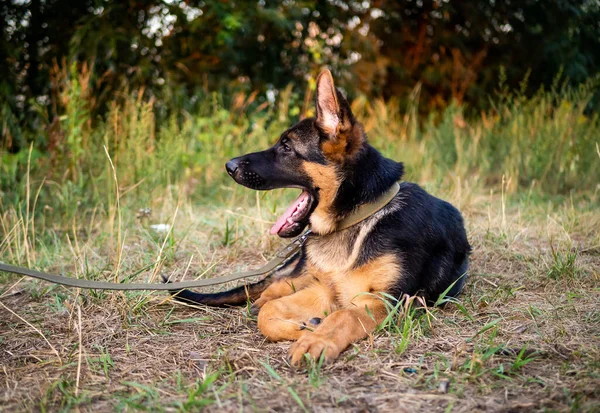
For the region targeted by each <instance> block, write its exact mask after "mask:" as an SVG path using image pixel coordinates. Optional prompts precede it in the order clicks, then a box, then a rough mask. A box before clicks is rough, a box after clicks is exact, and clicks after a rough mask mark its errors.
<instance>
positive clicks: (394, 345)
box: [0, 188, 600, 412]
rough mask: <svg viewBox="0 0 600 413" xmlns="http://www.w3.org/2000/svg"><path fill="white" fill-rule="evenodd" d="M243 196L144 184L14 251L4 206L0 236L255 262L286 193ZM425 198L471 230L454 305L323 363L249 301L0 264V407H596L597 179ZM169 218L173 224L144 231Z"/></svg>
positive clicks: (43, 246) (90, 254) (160, 267)
mask: <svg viewBox="0 0 600 413" xmlns="http://www.w3.org/2000/svg"><path fill="white" fill-rule="evenodd" d="M434 192H435V191H434ZM249 193H250V191H246V190H244V189H241V188H236V189H234V190H233V191H232V192H231V200H230V202H229V203H227V204H226V205H224V206H222V207H217V206H198V205H193V204H191V203H190V202H188V201H184V202H178V201H177V200H176V199H174V198H173V197H170V196H165V197H163V198H157V199H155V201H154V204H153V205H150V206H151V207H153V208H154V209H153V213H152V215H151V216H150V217H146V218H136V217H135V216H136V212H137V210H136V208H138V207H141V206H140V205H137V206H130V207H129V208H128V207H123V210H122V211H121V214H118V215H120V216H121V217H122V222H121V224H119V223H117V219H116V218H115V217H110V216H109V217H95V218H94V217H92V218H89V219H87V220H86V221H85V222H75V221H74V222H69V223H64V227H63V228H62V230H60V228H59V229H56V230H52V229H48V228H46V229H45V231H46V232H47V233H54V234H55V239H54V241H52V242H50V241H48V240H46V241H44V242H42V241H38V242H37V243H31V245H30V244H28V245H27V251H24V248H25V246H24V244H27V243H26V242H25V243H24V242H23V241H22V240H23V239H27V237H24V234H27V233H28V232H27V231H29V230H28V229H27V228H26V227H25V226H24V225H23V221H20V220H19V219H17V216H16V215H15V216H11V214H9V213H7V214H5V215H4V217H2V225H3V226H4V227H5V233H7V234H9V236H8V237H6V238H5V240H4V241H3V244H2V247H0V248H2V251H3V255H5V256H21V257H22V258H21V259H22V260H23V261H24V262H26V260H30V261H31V262H32V265H36V266H38V267H43V268H44V269H47V270H52V271H56V272H59V271H65V272H66V273H69V274H71V275H74V276H79V277H81V276H87V277H91V278H101V279H112V278H113V277H114V275H115V274H114V271H115V268H119V271H120V274H128V273H131V272H132V271H133V270H134V269H138V268H142V267H145V266H148V267H149V269H147V270H146V271H144V272H142V273H141V274H140V275H139V276H138V278H139V279H150V278H153V277H156V276H157V275H158V274H159V273H161V272H162V273H164V274H167V275H172V276H173V277H175V278H182V277H184V276H185V277H186V278H189V277H192V275H196V276H197V275H200V274H202V273H203V269H206V268H210V267H211V266H212V265H213V264H216V267H215V269H214V270H209V271H208V273H207V276H211V275H213V274H216V273H219V272H225V271H228V270H232V269H235V268H238V267H241V266H244V267H245V266H257V265H260V264H261V263H262V262H264V260H265V257H267V256H268V254H269V252H272V251H273V250H274V249H275V248H276V247H277V246H278V245H279V244H280V242H279V241H278V240H274V239H272V238H271V237H267V236H264V235H262V234H265V232H266V230H265V228H266V224H265V222H264V221H269V220H271V219H272V218H273V216H274V210H275V209H277V207H276V205H278V208H279V209H281V208H282V207H284V206H283V204H284V203H283V202H282V201H279V202H277V199H278V196H279V195H281V192H280V191H279V192H275V193H272V194H269V195H267V196H266V197H262V198H258V197H257V198H256V203H255V205H254V206H253V207H244V208H239V207H238V208H236V207H235V206H236V205H250V204H251V201H249V200H248V199H247V198H248V197H250V196H253V194H252V195H250V194H249ZM438 194H439V193H438ZM439 195H443V196H444V197H446V198H448V199H449V200H451V201H453V202H454V203H455V204H457V205H460V207H461V209H462V210H463V213H464V215H465V217H466V221H467V223H468V229H469V238H470V241H471V243H472V245H473V250H474V252H473V256H472V267H471V274H470V277H469V279H468V282H467V285H466V288H465V292H464V294H463V295H462V296H461V304H460V305H456V304H449V305H447V306H446V307H445V308H442V309H439V308H437V309H430V310H429V311H424V310H422V309H421V310H419V309H412V310H410V311H409V312H407V313H405V314H399V316H398V318H397V320H396V322H397V324H395V325H396V326H397V327H395V326H388V327H386V328H385V329H383V330H382V331H380V332H379V333H377V334H374V335H373V336H372V337H370V338H369V339H367V340H364V341H362V342H359V343H357V344H355V345H354V346H352V347H351V348H350V349H348V350H347V351H346V352H344V353H343V354H342V356H341V357H340V359H339V360H337V361H336V362H335V363H333V364H332V365H329V366H320V365H319V364H318V363H314V364H312V365H311V366H310V367H309V368H306V369H301V370H296V369H293V368H291V367H290V366H289V365H288V363H287V361H286V353H287V349H288V347H289V343H275V344H274V343H269V342H266V341H265V340H264V338H263V337H262V336H261V335H260V334H259V333H258V331H257V328H256V323H255V320H254V319H252V317H250V316H249V315H248V314H247V313H246V311H245V309H228V310H219V309H211V308H192V307H188V306H183V305H178V304H174V303H172V302H170V301H168V300H166V299H165V296H164V295H158V294H150V293H121V292H92V291H78V290H70V289H67V288H63V287H59V286H51V285H47V284H43V283H37V282H33V281H31V280H28V279H19V278H16V277H12V276H2V278H0V282H1V283H2V286H3V288H2V290H1V293H0V295H1V297H0V302H1V303H2V306H0V314H1V317H0V343H1V350H0V363H1V369H0V378H1V380H0V383H1V386H2V394H1V397H2V403H1V405H2V406H1V407H0V410H4V411H31V410H41V411H59V410H73V409H78V410H79V411H112V410H118V411H121V410H124V411H131V410H151V411H159V410H164V411H197V410H199V409H201V408H205V409H207V410H209V411H303V410H310V411H333V410H338V409H340V410H344V411H406V412H421V411H423V412H425V411H427V412H431V411H440V412H442V411H443V412H449V411H452V412H471V411H507V412H508V411H511V412H512V411H523V412H530V411H598V409H600V348H599V343H600V307H599V306H598V302H600V288H599V287H598V285H599V283H598V281H599V280H600V233H599V231H598V228H600V212H599V211H598V208H597V205H598V202H599V199H598V198H599V197H598V194H597V193H596V194H587V195H582V196H580V197H577V199H557V198H555V199H545V200H541V199H537V198H536V197H535V196H534V195H532V194H529V195H520V194H516V195H513V196H512V198H509V199H506V197H505V196H502V195H495V194H491V195H481V194H480V193H478V192H469V191H466V190H462V191H461V190H455V191H453V192H451V193H446V194H439ZM287 196H289V195H288V194H286V197H287ZM250 199H252V198H250ZM224 211H225V212H224ZM169 222H174V231H173V233H171V234H168V235H165V234H160V233H156V232H154V231H153V230H152V229H150V224H157V223H169ZM38 225H42V224H41V223H40V224H38ZM119 228H121V231H120V232H119V233H118V234H116V233H115V231H117V232H118V230H119ZM10 234H12V235H10ZM117 239H122V240H124V242H123V244H122V245H121V244H119V243H117V242H115V240H117ZM19 240H21V241H19ZM119 251H122V253H119ZM262 251H265V253H264V255H263V252H262ZM19 254H20V255H19ZM107 257H108V258H107Z"/></svg>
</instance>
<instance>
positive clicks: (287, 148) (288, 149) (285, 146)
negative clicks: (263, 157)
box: [283, 143, 292, 152]
mask: <svg viewBox="0 0 600 413" xmlns="http://www.w3.org/2000/svg"><path fill="white" fill-rule="evenodd" d="M283 150H284V151H285V152H291V151H292V148H290V147H289V146H288V145H286V144H285V143H284V144H283Z"/></svg>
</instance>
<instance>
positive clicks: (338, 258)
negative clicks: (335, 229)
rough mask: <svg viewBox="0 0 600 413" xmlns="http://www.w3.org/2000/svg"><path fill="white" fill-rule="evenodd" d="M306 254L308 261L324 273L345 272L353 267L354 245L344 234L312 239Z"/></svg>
mask: <svg viewBox="0 0 600 413" xmlns="http://www.w3.org/2000/svg"><path fill="white" fill-rule="evenodd" d="M306 253H307V257H308V261H309V262H310V263H311V264H312V265H313V266H314V267H315V268H316V269H317V270H319V271H320V272H323V273H329V272H343V271H345V270H347V269H348V268H350V267H351V266H352V265H353V262H352V261H353V260H352V257H351V254H352V245H351V242H350V241H349V240H348V237H347V236H344V235H343V234H332V235H327V236H324V237H319V238H316V239H311V240H310V242H309V243H308V244H307V246H306Z"/></svg>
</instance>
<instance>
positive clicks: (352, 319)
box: [289, 294, 387, 365]
mask: <svg viewBox="0 0 600 413" xmlns="http://www.w3.org/2000/svg"><path fill="white" fill-rule="evenodd" d="M367 308H368V310H367ZM386 315H387V310H386V308H385V305H384V303H383V301H382V300H381V299H379V298H377V297H376V296H373V295H370V294H365V295H361V296H358V297H356V298H355V299H354V300H353V303H352V304H351V306H349V307H347V308H344V309H341V310H338V311H335V312H333V313H332V314H331V315H329V316H328V317H327V318H325V319H324V320H323V322H322V323H321V325H320V326H319V327H318V328H317V329H316V330H315V331H314V332H312V333H307V334H304V335H302V336H301V337H300V338H299V339H298V341H296V342H295V343H294V344H293V345H292V347H291V348H290V353H289V354H290V359H291V362H292V364H294V365H298V364H300V363H301V362H302V358H303V356H304V354H307V353H308V354H310V355H311V356H312V357H314V358H315V359H318V358H319V357H320V356H321V354H322V353H324V355H325V361H326V362H327V361H332V360H333V359H335V358H337V357H338V356H339V355H340V353H341V352H342V351H344V350H345V349H346V347H348V346H349V345H350V344H351V343H353V342H355V341H356V340H359V339H361V338H364V337H366V336H367V335H368V334H369V333H371V332H372V331H373V330H374V329H375V327H376V326H377V325H378V324H379V323H381V322H382V321H383V320H384V319H385V317H386Z"/></svg>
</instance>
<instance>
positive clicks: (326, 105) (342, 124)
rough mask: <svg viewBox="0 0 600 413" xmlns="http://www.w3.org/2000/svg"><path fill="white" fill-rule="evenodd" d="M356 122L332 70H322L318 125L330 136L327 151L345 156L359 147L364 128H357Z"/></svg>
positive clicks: (319, 79) (318, 100)
mask: <svg viewBox="0 0 600 413" xmlns="http://www.w3.org/2000/svg"><path fill="white" fill-rule="evenodd" d="M356 123H357V122H356V120H355V118H354V115H353V114H352V110H351V109H350V104H349V103H348V101H347V100H346V98H345V97H344V95H342V93H341V92H340V91H338V90H337V89H336V88H335V84H334V83H333V76H331V72H330V71H329V70H324V71H322V72H321V74H319V77H318V78H317V127H318V128H319V129H320V130H321V131H322V132H323V134H325V135H326V136H327V138H328V141H329V143H328V145H327V148H326V147H324V149H327V150H326V152H332V153H331V155H335V157H344V156H346V155H348V153H347V150H350V151H353V150H355V149H357V148H358V146H359V144H360V142H361V141H362V139H363V133H362V128H360V127H358V128H355V126H357V125H356Z"/></svg>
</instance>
